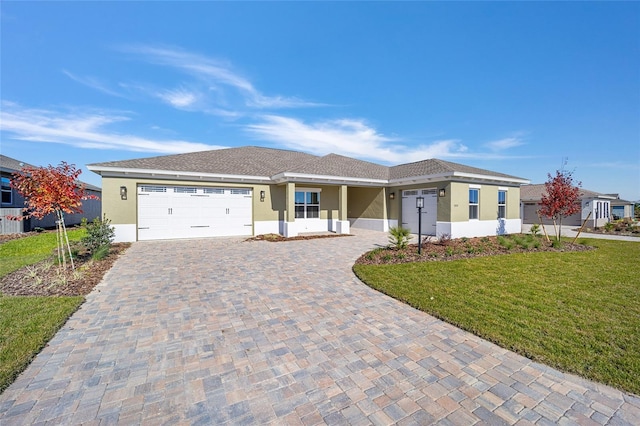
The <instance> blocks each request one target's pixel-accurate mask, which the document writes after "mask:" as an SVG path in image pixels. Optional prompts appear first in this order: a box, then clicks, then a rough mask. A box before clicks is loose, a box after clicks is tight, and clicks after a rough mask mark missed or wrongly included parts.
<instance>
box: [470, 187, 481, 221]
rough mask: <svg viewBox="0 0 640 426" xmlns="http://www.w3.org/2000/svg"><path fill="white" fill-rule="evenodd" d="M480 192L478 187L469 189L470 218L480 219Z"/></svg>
mask: <svg viewBox="0 0 640 426" xmlns="http://www.w3.org/2000/svg"><path fill="white" fill-rule="evenodd" d="M479 192H480V190H478V189H469V219H478V194H479Z"/></svg>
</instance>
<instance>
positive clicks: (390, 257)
mask: <svg viewBox="0 0 640 426" xmlns="http://www.w3.org/2000/svg"><path fill="white" fill-rule="evenodd" d="M391 259H393V256H391V255H390V254H389V253H385V254H383V255H382V260H384V261H385V262H388V261H390V260H391Z"/></svg>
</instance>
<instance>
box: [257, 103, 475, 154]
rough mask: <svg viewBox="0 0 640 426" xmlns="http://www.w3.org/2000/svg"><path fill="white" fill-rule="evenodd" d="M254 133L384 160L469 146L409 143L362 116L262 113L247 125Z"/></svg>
mask: <svg viewBox="0 0 640 426" xmlns="http://www.w3.org/2000/svg"><path fill="white" fill-rule="evenodd" d="M247 130H248V131H249V132H250V133H252V134H254V135H255V136H257V137H259V138H261V139H266V140H268V141H271V142H275V143H277V144H279V145H284V146H286V147H287V148H290V149H296V150H302V151H305V152H310V153H313V154H316V155H324V154H328V153H331V152H332V153H336V154H341V155H346V156H352V157H357V158H363V159H370V160H372V161H380V162H384V163H392V164H396V163H406V162H412V161H419V160H425V159H428V158H436V157H437V158H447V157H458V156H461V155H463V154H464V153H465V152H466V150H467V148H466V147H465V146H464V145H462V144H461V143H460V142H459V141H457V140H442V141H436V142H433V143H431V144H422V145H418V146H416V147H408V146H406V145H403V144H402V143H400V141H399V140H397V139H395V138H390V137H386V136H384V135H382V134H380V133H378V132H377V131H376V130H375V129H374V128H372V127H370V126H369V125H367V124H366V123H365V122H364V121H363V120H354V119H339V120H328V121H320V122H316V123H312V124H307V123H304V122H302V121H300V120H298V119H295V118H290V117H282V116H276V115H266V116H263V117H262V121H261V122H260V123H254V124H249V125H247Z"/></svg>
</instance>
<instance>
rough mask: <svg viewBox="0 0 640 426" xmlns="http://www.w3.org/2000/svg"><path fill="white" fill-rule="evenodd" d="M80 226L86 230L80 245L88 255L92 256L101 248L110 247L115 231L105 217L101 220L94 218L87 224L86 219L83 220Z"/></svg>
mask: <svg viewBox="0 0 640 426" xmlns="http://www.w3.org/2000/svg"><path fill="white" fill-rule="evenodd" d="M82 224H83V225H84V226H85V227H86V228H87V235H86V236H85V237H84V238H82V245H84V247H85V248H86V249H87V251H88V252H89V254H91V255H92V256H93V254H94V253H95V252H96V251H97V250H98V249H100V248H101V247H103V246H106V247H107V248H108V247H109V246H111V243H112V242H113V239H114V237H115V231H114V229H113V226H111V221H110V220H109V219H107V216H106V215H105V216H104V218H103V219H102V220H100V219H98V218H95V219H93V221H92V222H89V223H87V220H86V219H83V220H82ZM107 252H108V250H107Z"/></svg>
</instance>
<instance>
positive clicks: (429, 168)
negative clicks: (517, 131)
mask: <svg viewBox="0 0 640 426" xmlns="http://www.w3.org/2000/svg"><path fill="white" fill-rule="evenodd" d="M454 172H459V173H470V174H478V175H488V176H496V177H504V178H508V179H522V178H519V177H516V176H511V175H506V174H504V173H498V172H493V171H491V170H485V169H479V168H477V167H471V166H465V165H464V164H458V163H452V162H450V161H444V160H438V159H429V160H422V161H417V162H415V163H408V164H400V165H398V166H394V167H391V171H390V179H392V180H394V179H403V178H408V177H413V176H428V175H439V174H446V173H454Z"/></svg>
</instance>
